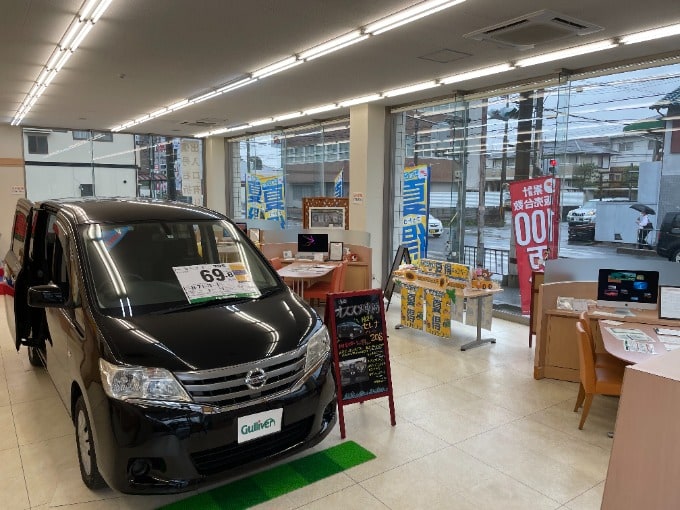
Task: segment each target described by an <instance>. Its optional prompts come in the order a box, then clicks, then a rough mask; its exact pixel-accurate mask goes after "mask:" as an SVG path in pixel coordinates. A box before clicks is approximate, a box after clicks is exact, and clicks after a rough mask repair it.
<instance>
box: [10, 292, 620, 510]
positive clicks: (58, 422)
mask: <svg viewBox="0 0 680 510" xmlns="http://www.w3.org/2000/svg"><path fill="white" fill-rule="evenodd" d="M395 297H396V296H395ZM398 310H399V304H398V300H393V302H392V305H391V306H390V310H389V312H388V321H387V322H388V333H389V335H390V339H389V348H390V358H391V362H392V378H393V384H394V392H395V407H396V413H397V425H396V426H395V427H391V426H390V423H389V411H388V407H387V399H386V398H385V399H377V400H373V401H370V402H367V403H366V404H363V405H357V404H355V405H351V406H347V407H346V408H345V412H346V415H345V416H346V426H347V437H348V439H352V440H354V441H356V442H358V443H359V444H360V445H362V446H364V447H365V448H367V449H369V450H370V451H372V452H373V453H375V454H376V455H377V458H376V459H375V460H372V461H369V462H367V463H365V464H362V465H359V466H357V467H355V468H352V469H350V470H347V471H345V472H343V473H340V474H338V475H335V476H333V477H330V478H328V479H325V480H322V481H320V482H318V483H315V484H312V485H309V486H307V487H305V488H303V489H300V490H297V491H295V492H292V493H290V494H287V495H285V496H283V497H280V498H277V499H275V500H272V501H269V502H267V503H266V504H263V505H260V506H259V507H258V508H260V509H277V510H281V509H284V510H285V509H297V508H304V509H315V508H319V509H324V510H328V509H333V508H342V509H343V510H351V509H354V508H356V509H395V510H396V509H415V508H446V509H465V510H467V509H487V508H503V509H546V510H549V509H558V508H559V509H565V510H567V509H570V510H588V509H599V508H600V502H601V499H602V491H603V487H604V479H605V477H606V473H607V464H608V461H609V455H610V450H611V445H612V440H611V439H609V438H608V437H607V432H608V431H610V430H613V429H614V421H615V418H616V409H617V403H618V401H617V399H615V398H608V397H596V399H595V401H594V403H593V407H592V410H591V412H590V416H589V417H588V421H587V422H586V426H585V428H584V430H583V431H579V430H578V421H579V414H577V413H574V412H572V408H573V405H574V402H575V399H576V393H577V390H578V387H577V385H576V384H574V383H567V382H561V381H554V380H550V379H543V380H540V381H536V380H534V379H533V377H532V373H533V358H534V355H533V349H529V347H528V343H527V334H528V332H527V327H526V326H522V325H519V324H516V323H512V322H506V321H503V320H500V319H494V322H493V329H492V332H493V335H494V336H495V337H496V338H497V343H496V344H495V345H484V346H481V347H477V348H474V349H472V350H469V351H465V352H462V351H461V350H460V348H459V347H460V345H461V343H464V342H467V341H470V340H471V339H472V338H473V337H474V334H475V330H474V328H471V327H467V326H459V330H457V331H456V333H455V335H454V338H452V339H446V340H444V339H439V338H435V337H433V336H430V335H428V334H426V333H424V332H418V331H414V330H409V329H401V330H395V329H394V325H395V324H396V323H397V322H398V320H399V317H398ZM0 355H1V356H2V365H1V366H0V495H1V496H0V497H1V498H2V503H0V508H3V509H4V510H14V509H26V508H32V509H33V508H35V509H47V508H54V507H59V508H65V509H68V510H89V509H103V510H109V509H110V510H114V509H115V510H126V509H153V508H157V507H158V506H160V505H162V504H165V503H169V502H171V501H174V500H177V499H182V498H185V497H187V495H186V494H185V495H178V496H127V495H122V494H119V493H116V492H113V491H111V490H102V491H96V492H93V491H90V490H88V489H87V488H86V487H85V486H84V485H83V484H82V482H81V480H80V473H79V471H78V463H77V459H76V447H75V442H74V432H73V426H72V425H71V423H70V421H69V417H68V414H67V412H66V409H65V408H64V406H63V405H62V403H61V401H60V400H59V397H58V396H57V392H56V390H55V389H54V387H53V386H52V383H51V381H50V379H49V377H48V376H47V374H46V373H45V372H44V371H41V370H36V369H34V368H32V367H31V366H30V365H29V363H28V360H27V358H26V353H25V351H24V350H22V351H21V352H20V353H17V352H16V351H15V349H14V347H13V345H12V342H11V340H10V337H9V331H8V328H7V325H6V318H5V315H4V307H3V309H2V310H0ZM340 441H341V440H340V432H339V429H338V428H337V427H336V429H335V430H333V431H332V432H331V434H330V435H329V436H328V437H327V438H326V439H325V440H324V441H323V442H322V443H321V444H320V445H318V446H317V447H316V449H324V448H327V447H329V446H332V445H334V444H337V443H339V442H340ZM244 474H245V473H244Z"/></svg>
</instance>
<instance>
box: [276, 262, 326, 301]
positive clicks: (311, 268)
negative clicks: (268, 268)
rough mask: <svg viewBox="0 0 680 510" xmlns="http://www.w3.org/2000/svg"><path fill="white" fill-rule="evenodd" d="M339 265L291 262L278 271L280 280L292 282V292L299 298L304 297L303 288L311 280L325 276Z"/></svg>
mask: <svg viewBox="0 0 680 510" xmlns="http://www.w3.org/2000/svg"><path fill="white" fill-rule="evenodd" d="M339 264H340V263H339V262H338V263H336V262H293V263H291V264H288V265H287V266H284V267H282V268H281V269H279V270H278V273H279V276H280V277H281V278H288V279H290V280H292V282H293V290H294V291H295V292H297V293H298V295H299V296H300V297H301V298H304V297H305V286H306V285H307V284H308V283H309V282H310V281H312V280H316V279H317V278H321V277H323V276H326V275H327V274H329V273H330V272H331V271H333V270H334V269H335V268H336V267H338V265H339Z"/></svg>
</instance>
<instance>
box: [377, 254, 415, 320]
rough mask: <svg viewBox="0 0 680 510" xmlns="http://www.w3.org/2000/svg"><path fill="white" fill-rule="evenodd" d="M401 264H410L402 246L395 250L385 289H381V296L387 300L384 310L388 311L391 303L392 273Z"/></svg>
mask: <svg viewBox="0 0 680 510" xmlns="http://www.w3.org/2000/svg"><path fill="white" fill-rule="evenodd" d="M402 263H404V264H410V263H411V254H410V253H409V252H408V248H407V247H406V246H405V245H403V244H402V245H400V246H399V248H397V254H396V255H395V256H394V261H393V262H392V267H391V268H390V273H389V274H388V275H387V281H386V282H385V288H384V289H383V294H384V295H385V299H387V306H385V310H389V308H390V301H392V293H393V292H394V272H395V271H396V270H397V269H399V266H400V265H401V264H402Z"/></svg>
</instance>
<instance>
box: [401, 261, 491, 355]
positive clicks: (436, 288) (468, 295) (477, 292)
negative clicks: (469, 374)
mask: <svg viewBox="0 0 680 510" xmlns="http://www.w3.org/2000/svg"><path fill="white" fill-rule="evenodd" d="M424 278H425V279H415V278H412V277H410V278H407V277H406V276H405V275H404V274H403V273H402V274H400V273H399V272H395V275H394V279H395V281H396V282H399V284H400V285H401V286H402V288H406V289H409V288H411V289H414V290H415V291H416V292H417V291H418V290H421V291H423V290H424V291H427V292H429V293H431V294H434V296H435V297H436V298H437V299H439V302H437V301H435V300H434V299H435V298H431V299H429V301H430V305H429V306H430V307H431V308H433V309H434V310H428V311H427V313H428V314H431V313H434V314H436V315H437V317H436V318H437V319H438V320H439V321H441V322H443V323H444V324H443V326H444V327H442V328H433V325H432V323H433V322H436V321H433V320H432V319H430V320H428V321H426V330H427V331H428V332H429V333H432V334H436V335H437V336H445V337H449V336H450V335H451V331H450V326H449V327H448V328H446V325H447V324H450V322H451V321H452V320H454V319H453V314H452V313H451V310H450V307H451V305H450V303H447V301H450V300H451V294H454V295H455V299H456V301H457V300H458V299H460V300H461V302H463V301H467V303H468V306H469V305H470V302H471V301H475V305H474V306H475V318H476V327H477V336H476V338H475V340H473V341H472V342H468V343H466V344H463V345H462V346H461V348H460V349H461V351H465V350H467V349H471V348H473V347H477V346H479V345H483V344H485V343H495V342H496V340H495V339H494V338H482V322H483V316H484V313H483V304H484V303H483V298H485V297H489V296H492V295H493V294H495V293H497V292H502V289H500V288H492V289H472V288H469V287H467V288H448V287H447V285H446V281H445V280H444V281H440V279H439V278H438V277H436V276H433V277H429V278H428V277H427V276H426V277H424ZM442 302H443V303H442ZM407 306H411V307H412V313H410V314H407V317H408V320H404V317H405V313H404V303H403V298H402V322H401V324H400V325H398V326H397V327H413V328H415V329H422V327H423V325H422V324H423V321H422V317H423V310H422V299H410V296H409V297H408V298H407ZM468 310H469V308H468ZM411 317H412V318H411ZM418 318H420V320H418ZM461 321H462V319H461ZM489 322H490V321H489ZM489 329H490V327H489Z"/></svg>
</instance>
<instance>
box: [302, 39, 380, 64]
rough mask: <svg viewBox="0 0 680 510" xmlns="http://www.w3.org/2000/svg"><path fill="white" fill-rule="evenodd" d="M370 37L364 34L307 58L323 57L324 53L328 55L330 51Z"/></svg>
mask: <svg viewBox="0 0 680 510" xmlns="http://www.w3.org/2000/svg"><path fill="white" fill-rule="evenodd" d="M368 38H369V36H368V35H362V36H361V37H359V38H358V39H353V40H352V41H349V42H346V43H345V44H342V45H340V46H336V47H335V48H331V49H329V50H326V51H324V52H322V53H317V54H316V55H314V56H313V57H309V58H308V59H306V60H314V59H315V58H319V57H323V56H324V55H328V54H329V53H333V52H334V51H338V50H341V49H342V48H346V47H347V46H351V45H352V44H356V43H358V42H361V41H364V40H366V39H368Z"/></svg>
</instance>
